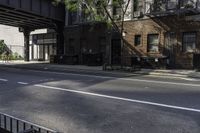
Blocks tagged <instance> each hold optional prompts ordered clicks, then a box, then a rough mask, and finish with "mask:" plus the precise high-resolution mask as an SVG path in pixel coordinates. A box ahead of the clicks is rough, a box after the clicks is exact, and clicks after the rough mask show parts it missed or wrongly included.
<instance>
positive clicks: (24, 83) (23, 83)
mask: <svg viewBox="0 0 200 133" xmlns="http://www.w3.org/2000/svg"><path fill="white" fill-rule="evenodd" d="M17 83H18V84H21V85H27V84H28V83H26V82H17Z"/></svg>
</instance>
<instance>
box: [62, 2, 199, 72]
mask: <svg viewBox="0 0 200 133" xmlns="http://www.w3.org/2000/svg"><path fill="white" fill-rule="evenodd" d="M111 4H112V2H111ZM108 8H110V9H109V11H110V14H111V15H112V16H114V15H115V16H117V17H119V19H118V20H120V15H121V14H120V9H118V7H113V6H109V7H108ZM199 13H200V4H199V1H198V0H131V2H130V4H129V5H128V10H127V13H126V14H125V18H124V20H125V23H124V27H123V28H124V40H125V43H124V45H122V44H121V39H120V38H119V37H117V36H115V35H114V34H107V33H108V31H106V29H104V28H99V29H98V28H97V29H95V30H94V29H93V31H91V30H89V29H90V28H89V27H91V26H89V24H86V23H84V24H83V22H81V17H80V15H77V14H76V19H71V20H73V21H74V20H75V23H70V25H68V26H67V27H66V30H65V31H66V32H65V53H66V54H72V55H73V54H74V53H76V54H75V55H78V56H79V63H81V64H84V63H83V59H84V58H83V54H84V52H85V53H88V54H89V53H94V54H95V53H101V54H102V56H103V58H104V60H102V61H103V62H102V63H105V62H106V63H111V64H124V65H126V64H131V62H132V61H131V59H132V57H138V60H145V61H146V63H148V64H149V65H151V64H152V66H153V64H154V63H156V62H159V61H160V60H165V61H166V63H167V65H168V66H169V67H171V68H187V69H191V68H195V67H199V66H200V30H199V29H200V23H199V21H200V15H198V14H199ZM77 16H79V17H77ZM71 17H72V16H71ZM71 17H68V18H71ZM80 22H81V23H80ZM83 27H85V28H83ZM96 27H98V26H96ZM102 29H103V30H102ZM101 39H102V40H101ZM86 40H87V41H86ZM101 41H102V42H101ZM104 44H105V47H104V48H103V49H104V50H103V49H101V48H100V47H101V45H104ZM85 46H87V47H85ZM97 49H98V50H97ZM103 51H104V53H102V52H103Z"/></svg>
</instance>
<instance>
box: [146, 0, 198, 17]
mask: <svg viewBox="0 0 200 133" xmlns="http://www.w3.org/2000/svg"><path fill="white" fill-rule="evenodd" d="M145 4H146V5H145V7H146V9H145V10H146V13H147V14H151V13H175V12H180V11H181V12H184V11H188V10H189V11H190V10H192V11H199V9H200V0H196V1H193V0H187V1H183V0H176V1H170V0H166V1H165V2H163V1H162V0H156V1H154V2H146V3H145ZM147 7H149V8H147Z"/></svg>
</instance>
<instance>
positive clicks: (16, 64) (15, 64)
mask: <svg viewBox="0 0 200 133" xmlns="http://www.w3.org/2000/svg"><path fill="white" fill-rule="evenodd" d="M0 66H1V67H12V68H20V69H34V70H46V71H58V72H76V73H79V72H85V73H91V74H118V75H125V76H131V75H135V74H137V75H156V76H172V77H184V78H199V79H200V72H196V71H195V70H160V69H141V70H139V71H135V72H126V71H103V70H102V66H83V65H60V64H49V62H38V61H30V62H24V61H10V62H8V63H4V62H2V61H0Z"/></svg>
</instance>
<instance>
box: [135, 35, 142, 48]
mask: <svg viewBox="0 0 200 133" xmlns="http://www.w3.org/2000/svg"><path fill="white" fill-rule="evenodd" d="M134 43H135V46H138V45H140V44H141V35H135V40H134Z"/></svg>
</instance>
